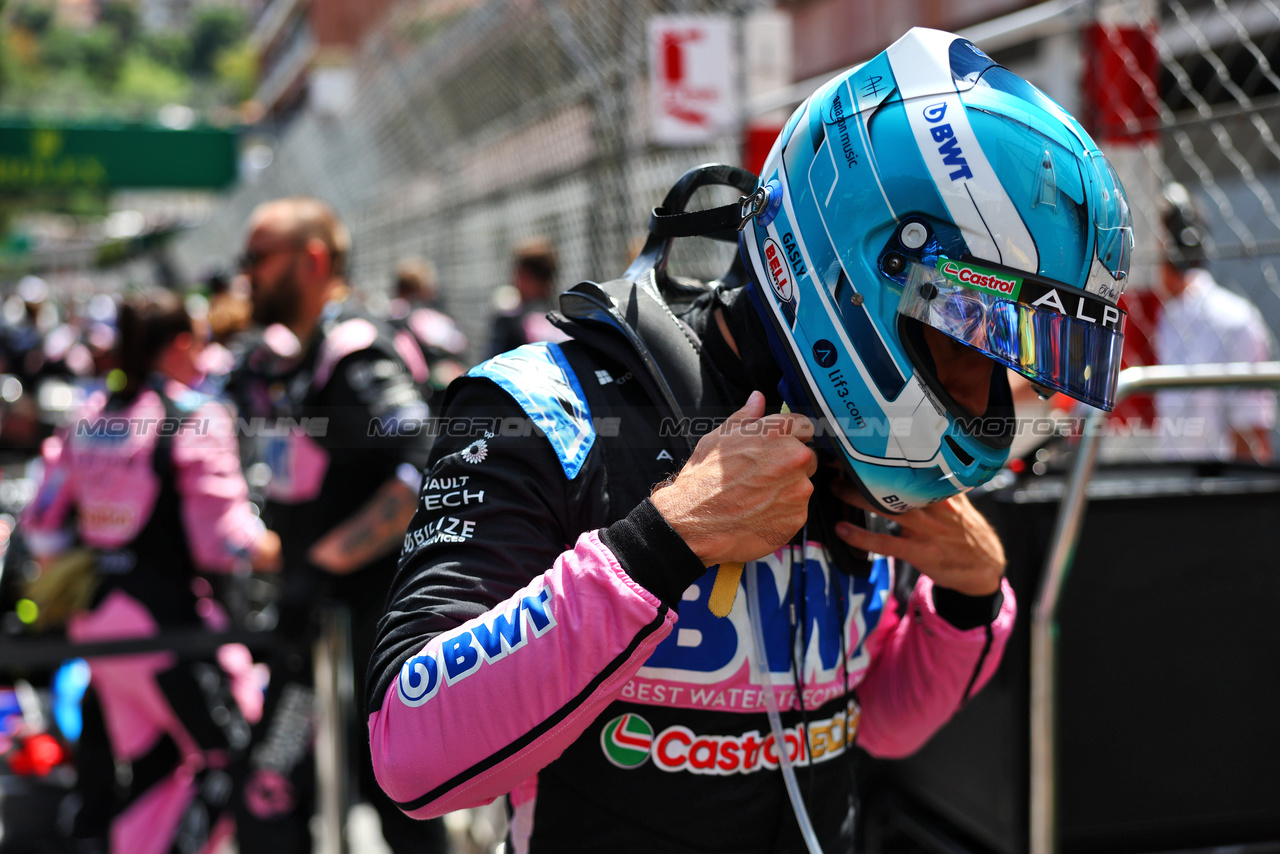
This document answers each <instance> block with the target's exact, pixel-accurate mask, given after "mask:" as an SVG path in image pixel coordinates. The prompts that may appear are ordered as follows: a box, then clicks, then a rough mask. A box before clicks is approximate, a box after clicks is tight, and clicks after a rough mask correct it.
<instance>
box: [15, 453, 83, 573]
mask: <svg viewBox="0 0 1280 854" xmlns="http://www.w3.org/2000/svg"><path fill="white" fill-rule="evenodd" d="M40 456H41V461H42V463H43V465H44V472H43V476H42V477H41V479H40V486H39V488H38V489H37V490H36V497H35V498H34V499H33V500H32V502H31V503H30V504H28V505H27V508H26V509H25V510H24V511H23V513H22V533H23V537H24V538H25V541H26V544H27V548H29V549H30V550H31V552H32V554H34V555H35V556H36V557H45V556H47V555H52V554H57V553H58V552H60V551H63V550H64V549H66V548H68V547H69V546H70V545H71V544H72V543H73V542H74V540H75V538H74V536H73V535H72V533H71V532H70V531H68V530H67V521H68V511H69V510H70V509H71V507H72V506H73V504H74V499H75V494H74V486H73V480H74V477H75V467H74V466H72V465H71V461H70V459H69V457H70V452H69V451H68V449H67V443H66V442H65V437H64V436H62V435H55V436H50V437H49V438H47V439H45V440H44V442H42V443H41V445H40Z"/></svg>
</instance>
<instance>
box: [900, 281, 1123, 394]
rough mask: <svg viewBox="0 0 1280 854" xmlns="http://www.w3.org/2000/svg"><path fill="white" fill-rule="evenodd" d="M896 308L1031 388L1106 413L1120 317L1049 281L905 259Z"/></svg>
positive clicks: (1115, 367) (1094, 300) (1120, 331)
mask: <svg viewBox="0 0 1280 854" xmlns="http://www.w3.org/2000/svg"><path fill="white" fill-rule="evenodd" d="M904 272H905V274H906V287H905V289H904V290H903V292H902V301H901V302H900V303H899V306H898V311H899V312H900V313H901V314H903V315H906V316H907V317H912V318H915V319H916V320H918V321H920V322H921V323H925V324H927V325H929V326H932V327H933V328H934V329H937V330H938V331H939V332H943V333H945V334H946V335H949V336H951V337H952V338H954V339H956V340H957V341H959V342H961V343H963V344H967V345H968V346H970V347H972V348H973V349H975V350H977V351H979V352H981V353H983V354H984V355H986V356H989V357H990V358H992V359H994V360H995V361H997V362H999V363H1000V364H1002V365H1006V366H1008V367H1010V368H1012V369H1013V370H1015V371H1017V372H1018V373H1020V374H1022V375H1023V376H1024V377H1026V378H1027V379H1029V380H1031V381H1032V382H1034V383H1037V384H1038V385H1042V386H1045V387H1047V388H1051V389H1053V390H1055V391H1060V392H1062V393H1063V394H1066V395H1068V396H1070V397H1073V398H1075V399H1076V400H1080V401H1083V402H1085V403H1087V404H1089V405H1091V406H1096V407H1098V408H1100V409H1106V410H1110V409H1111V408H1112V406H1113V404H1114V402H1115V392H1116V380H1117V376H1118V374H1119V372H1120V350H1121V345H1122V343H1123V340H1124V320H1125V313H1124V312H1123V311H1121V310H1120V309H1119V308H1118V307H1117V306H1115V305H1114V304H1112V303H1110V302H1107V301H1106V300H1104V299H1101V298H1099V297H1098V296H1096V295H1094V294H1092V293H1087V292H1085V291H1082V290H1080V289H1079V288H1073V287H1071V286H1069V285H1064V284H1061V283H1059V282H1054V281H1052V280H1051V279H1044V278H1041V277H1039V276H1031V275H1027V274H1026V273H1022V272H1018V271H1012V270H1008V269H1002V268H999V267H995V266H991V265H977V264H971V263H969V262H966V261H952V260H951V259H949V258H939V259H938V260H937V263H936V265H930V264H927V263H924V262H920V261H915V260H908V261H907V269H906V270H905V271H904Z"/></svg>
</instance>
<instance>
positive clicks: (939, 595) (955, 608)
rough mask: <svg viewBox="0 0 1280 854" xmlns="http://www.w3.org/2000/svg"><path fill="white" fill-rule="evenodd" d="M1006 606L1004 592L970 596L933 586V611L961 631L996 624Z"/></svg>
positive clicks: (998, 591)
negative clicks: (1001, 610)
mask: <svg viewBox="0 0 1280 854" xmlns="http://www.w3.org/2000/svg"><path fill="white" fill-rule="evenodd" d="M1003 605H1004V590H997V591H996V592H995V593H989V594H987V595H986V596H970V595H968V594H967V593H960V592H958V591H955V590H951V589H950V588H947V587H939V586H938V585H936V584H935V585H934V586H933V610H935V611H937V612H938V616H939V617H941V618H942V619H944V620H946V621H947V622H948V623H950V624H951V625H953V626H955V627H956V628H957V629H959V630H960V631H962V632H963V631H968V630H969V629H976V628H978V627H979V626H987V625H990V624H991V623H994V622H995V620H996V617H998V616H1000V608H1001V607H1003Z"/></svg>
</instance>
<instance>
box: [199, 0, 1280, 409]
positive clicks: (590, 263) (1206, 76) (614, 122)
mask: <svg viewBox="0 0 1280 854" xmlns="http://www.w3.org/2000/svg"><path fill="white" fill-rule="evenodd" d="M768 5H769V4H767V3H765V2H763V0H685V2H677V0H665V2H664V0H536V2H534V0H530V2H514V0H488V2H482V3H471V4H460V3H457V2H452V0H421V2H404V3H401V4H399V5H398V6H396V7H394V8H393V10H392V13H391V14H390V16H389V18H388V20H387V21H386V23H385V25H384V26H383V27H381V29H380V30H379V31H378V32H377V33H376V34H375V35H374V37H372V38H371V39H370V40H369V42H368V43H367V44H366V46H365V47H364V49H363V50H362V52H361V53H360V55H359V56H358V58H357V61H356V63H355V67H354V74H355V75H356V82H355V87H354V88H355V93H356V94H355V95H354V97H353V98H352V99H351V100H350V103H349V104H347V105H346V106H345V107H333V106H330V107H327V108H325V107H322V106H318V105H313V106H311V107H309V108H307V109H305V110H304V111H303V112H302V113H301V114H300V115H299V116H298V117H296V118H295V119H293V120H292V121H291V123H290V124H288V126H287V127H285V128H284V129H282V130H281V131H280V132H279V134H278V136H275V137H266V139H267V142H268V143H269V144H270V146H271V148H272V150H273V158H272V162H271V164H270V166H268V167H267V168H265V169H261V170H258V171H256V172H251V174H250V180H248V181H247V182H245V183H243V184H242V185H241V186H240V187H239V188H238V189H237V190H236V191H235V192H234V193H233V194H232V195H231V196H230V197H229V198H228V199H227V200H226V203H225V204H223V205H222V206H221V207H220V208H219V210H218V212H217V213H216V215H215V216H214V217H213V219H212V220H211V221H210V222H209V223H208V224H207V225H206V226H204V227H202V228H200V229H198V230H197V231H196V232H194V233H193V234H192V236H190V237H189V238H187V239H186V240H185V241H183V243H182V244H181V245H180V247H179V254H180V258H181V260H182V261H183V262H184V265H185V266H186V267H187V269H188V270H190V271H194V270H196V269H199V268H200V267H201V266H203V264H205V263H206V262H208V261H209V260H211V259H219V258H229V257H231V256H232V255H233V254H234V253H235V251H236V250H237V249H238V247H239V245H240V243H241V241H242V240H243V231H244V224H245V220H246V218H247V216H248V214H249V212H250V210H251V209H252V207H253V206H254V205H255V204H256V203H258V202H260V201H263V200H266V199H269V198H274V197H278V196H284V195H294V194H301V193H306V194H314V195H318V196H321V197H322V198H325V199H327V200H329V201H330V202H331V203H333V204H334V206H335V207H336V208H337V210H338V212H339V213H340V215H341V216H342V217H343V218H344V219H345V220H346V221H347V223H348V224H349V225H350V227H351V229H352V232H353V237H354V245H355V252H354V258H353V267H352V280H353V283H354V284H355V285H356V286H357V287H358V288H359V289H361V290H362V291H363V292H365V293H366V294H372V295H377V294H385V293H386V291H387V289H388V288H389V286H390V282H391V275H392V270H393V269H394V267H395V265H396V263H397V262H398V261H399V260H400V259H402V258H404V257H406V256H425V257H428V258H430V259H431V260H432V261H433V262H434V263H435V265H436V267H437V269H438V271H439V273H440V279H441V283H442V286H443V289H444V294H445V300H446V307H447V309H448V310H449V311H450V312H451V313H453V314H454V315H455V316H456V317H457V319H458V320H459V322H460V324H461V325H462V327H463V329H464V331H465V332H467V334H468V336H469V338H470V340H471V342H472V347H471V352H470V355H471V356H472V357H473V358H480V357H482V356H484V355H486V353H485V341H486V338H487V334H488V333H487V325H488V318H489V316H490V313H491V299H492V295H493V293H494V289H495V288H497V287H498V286H501V285H504V284H507V283H508V282H509V281H510V267H511V264H510V259H511V256H510V253H511V249H512V247H513V246H514V245H515V244H517V243H518V242H519V241H521V240H523V239H525V238H529V237H533V236H545V237H547V238H549V239H550V240H551V241H552V242H553V243H554V244H555V245H556V246H557V248H558V250H559V254H560V260H561V270H560V274H559V277H558V282H557V288H558V289H563V288H567V287H570V286H572V285H573V284H574V283H575V282H577V281H579V280H581V279H586V278H590V279H596V280H602V279H607V278H610V277H613V276H616V275H618V274H619V273H621V271H622V270H623V269H624V268H625V266H626V264H627V262H628V260H629V259H630V257H631V255H632V254H633V253H634V250H635V248H636V246H637V242H638V241H639V240H640V239H641V238H642V236H643V235H644V233H645V224H646V220H647V214H648V211H649V210H650V209H651V208H652V207H653V206H654V205H655V204H657V203H658V202H659V201H660V200H661V198H662V196H663V194H664V193H665V191H666V190H667V189H668V188H669V187H670V185H671V184H672V183H673V182H674V181H675V179H676V178H678V177H679V176H680V175H681V174H682V173H683V172H684V171H685V170H686V169H688V168H690V167H692V166H694V165H696V164H698V163H702V162H708V161H723V162H730V163H738V162H740V159H741V152H740V148H739V144H740V141H741V139H742V135H741V133H740V132H738V131H731V132H726V133H725V134H723V136H721V137H720V138H718V139H717V140H716V141H715V142H713V143H711V144H706V145H702V146H699V147H692V148H671V147H661V146H658V145H655V144H654V143H653V142H652V141H651V134H650V129H649V127H648V124H649V119H648V115H649V111H648V101H647V99H648V92H647V85H648V84H647V76H646V72H647V69H646V62H647V59H646V23H647V21H648V19H649V18H650V17H651V16H652V15H654V14H659V13H723V14H730V15H733V16H736V17H738V18H739V19H743V18H745V17H747V16H749V15H750V14H751V13H753V12H755V11H757V10H758V9H760V8H764V7H766V6H768ZM961 12H962V10H961V11H956V12H954V14H955V16H956V17H957V18H959V17H960V15H961ZM934 23H935V25H941V26H949V25H950V24H949V23H948V22H947V21H939V22H934ZM961 32H962V33H964V34H966V35H970V36H971V37H972V38H974V40H975V41H976V42H977V43H978V44H979V46H982V47H984V48H986V49H988V50H989V51H991V52H992V53H993V55H994V56H995V57H996V58H997V59H998V60H999V61H1001V62H1002V63H1005V64H1007V65H1009V66H1010V67H1011V68H1012V69H1013V70H1015V71H1016V72H1018V73H1020V74H1022V75H1024V76H1026V77H1027V78H1028V79H1030V80H1032V81H1033V82H1035V83H1036V84H1037V85H1039V86H1040V87H1041V88H1042V89H1044V90H1045V91H1047V92H1048V93H1049V94H1050V95H1051V96H1053V97H1054V98H1056V99H1058V100H1059V101H1060V102H1061V103H1063V105H1064V106H1065V107H1066V108H1067V109H1068V110H1069V111H1070V112H1072V113H1074V114H1076V115H1078V116H1080V118H1081V119H1082V121H1083V122H1084V123H1085V125H1086V127H1087V128H1088V129H1089V130H1090V132H1091V133H1093V134H1094V135H1095V136H1096V137H1097V138H1098V140H1099V142H1100V143H1101V144H1102V145H1103V147H1104V149H1106V150H1107V151H1108V154H1109V155H1110V156H1111V158H1112V160H1113V161H1114V162H1115V164H1116V167H1117V169H1118V171H1119V174H1120V177H1121V179H1122V181H1123V183H1124V185H1125V187H1126V188H1127V190H1128V192H1129V195H1130V198H1131V201H1132V202H1133V205H1132V207H1133V213H1134V219H1135V233H1136V235H1137V245H1136V247H1135V250H1134V267H1133V275H1132V278H1131V285H1130V288H1129V294H1128V297H1127V300H1126V301H1127V304H1128V308H1129V310H1130V323H1129V329H1128V332H1129V339H1130V341H1129V343H1128V345H1127V348H1126V352H1127V356H1128V359H1129V361H1130V362H1131V363H1151V362H1153V361H1155V360H1156V353H1155V344H1154V342H1155V338H1156V334H1157V326H1158V322H1159V320H1158V319H1159V317H1160V316H1161V314H1162V313H1163V308H1164V304H1165V301H1166V296H1165V294H1164V292H1163V290H1162V289H1161V288H1160V287H1159V284H1160V281H1159V280H1160V278H1161V276H1162V275H1163V274H1162V270H1161V263H1160V261H1161V258H1162V257H1163V249H1162V248H1161V244H1160V242H1159V236H1158V235H1159V233H1160V230H1161V225H1160V222H1159V217H1158V210H1159V198H1160V194H1161V189H1162V187H1164V186H1165V185H1167V184H1169V183H1170V182H1174V181H1176V182H1180V183H1181V184H1183V185H1184V186H1185V187H1186V188H1187V189H1188V191H1189V193H1190V196H1191V198H1192V199H1193V200H1194V201H1195V202H1196V203H1197V204H1198V205H1199V207H1200V208H1201V210H1202V211H1203V213H1204V215H1205V218H1206V225H1207V235H1206V239H1205V241H1204V246H1205V254H1206V256H1207V259H1208V263H1207V267H1208V269H1209V271H1210V272H1211V273H1212V274H1213V276H1214V277H1215V278H1216V279H1217V281H1218V282H1219V283H1221V284H1222V285H1223V286H1224V287H1225V288H1227V289H1228V290H1230V291H1233V292H1235V293H1236V294H1240V295H1243V296H1245V297H1246V298H1247V299H1248V300H1250V301H1251V302H1252V303H1253V304H1254V305H1255V306H1256V307H1257V309H1258V310H1259V311H1260V312H1261V316H1262V317H1263V318H1264V319H1265V322H1266V325H1267V326H1268V327H1269V328H1270V329H1277V328H1280V266H1278V264H1280V257H1278V256H1280V210H1278V209H1277V199H1278V198H1280V140H1278V139H1277V133H1278V130H1280V129H1278V128H1277V125H1280V70H1278V69H1280V0H1235V2H1228V0H1162V2H1155V1H1154V0H1093V2H1089V0H1051V2H1046V3H1042V4H1040V5H1038V6H1035V7H1031V8H1028V9H1025V10H1023V11H1022V12H1020V13H1016V14H1014V15H1010V16H1007V17H1006V18H1002V19H999V20H997V21H988V22H985V23H983V24H978V25H975V26H972V27H970V28H969V29H967V30H961ZM797 49H799V50H803V49H804V48H803V45H800V46H798V47H797ZM864 58H868V57H864ZM832 71H833V73H834V71H835V69H833V70H832ZM806 94H808V92H804V93H797V99H796V100H792V101H791V102H790V103H789V104H784V103H783V101H779V100H777V99H774V102H773V107H774V108H778V107H782V108H784V109H789V108H790V106H793V105H794V104H795V103H797V102H798V98H799V97H803V95H806ZM783 100H785V98H784V99H783ZM758 102H759V99H756V101H755V103H758ZM748 103H749V104H750V103H753V102H752V101H750V100H749V101H748ZM750 118H751V116H750V115H746V116H744V121H747V120H749V119H750ZM738 130H739V131H740V129H738ZM726 196H727V194H726V195H722V196H721V197H717V198H715V199H706V200H705V201H704V203H711V202H713V201H714V202H715V203H722V202H723V201H725V200H727V198H726ZM700 201H701V200H700ZM696 203H700V202H699V201H696V202H695V204H696ZM681 243H683V244H690V245H689V246H687V247H686V246H682V247H679V248H678V250H677V253H676V254H675V256H674V257H673V260H672V269H673V270H675V271H677V272H682V273H686V274H689V275H693V276H699V277H703V278H711V277H715V276H717V275H718V274H720V273H721V272H723V270H724V269H725V267H726V266H727V264H728V261H729V258H730V255H729V253H730V252H731V251H732V250H731V249H730V248H729V247H727V246H724V245H721V244H711V243H710V242H707V241H681ZM693 244H699V245H693ZM1153 413H1154V410H1153V409H1152V408H1151V406H1150V404H1149V403H1148V404H1147V409H1146V410H1145V411H1144V412H1143V413H1141V414H1142V417H1143V418H1145V419H1146V421H1147V422H1148V423H1149V422H1150V420H1151V417H1152V415H1153Z"/></svg>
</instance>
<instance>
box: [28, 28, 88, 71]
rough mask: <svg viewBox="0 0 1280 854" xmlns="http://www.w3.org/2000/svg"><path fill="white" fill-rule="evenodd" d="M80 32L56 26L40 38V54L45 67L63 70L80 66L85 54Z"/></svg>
mask: <svg viewBox="0 0 1280 854" xmlns="http://www.w3.org/2000/svg"><path fill="white" fill-rule="evenodd" d="M81 41H82V37H81V35H80V34H79V33H77V32H76V31H74V30H71V29H68V28H66V27H54V28H53V29H51V30H50V31H49V32H48V33H46V34H45V37H44V38H43V39H41V40H40V47H39V53H38V56H39V58H40V62H41V64H43V65H44V67H45V68H48V69H51V70H53V71H61V70H63V69H66V68H74V67H76V66H78V65H79V64H80V62H81V60H82V58H83V56H84V51H83V50H82V49H81V46H80V43H81Z"/></svg>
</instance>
